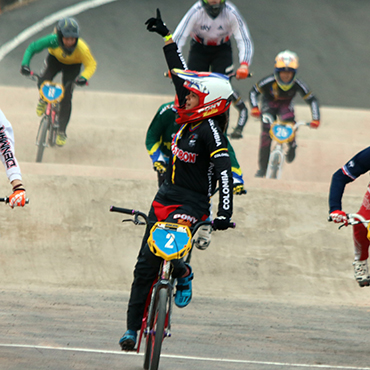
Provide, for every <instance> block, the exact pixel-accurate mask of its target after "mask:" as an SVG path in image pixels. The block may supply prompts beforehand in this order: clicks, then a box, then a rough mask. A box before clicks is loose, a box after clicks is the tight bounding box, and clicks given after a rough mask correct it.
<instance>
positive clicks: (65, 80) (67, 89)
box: [38, 54, 81, 133]
mask: <svg viewBox="0 0 370 370" xmlns="http://www.w3.org/2000/svg"><path fill="white" fill-rule="evenodd" d="M44 63H45V66H44V69H43V71H42V72H41V76H40V80H39V85H38V86H39V87H40V86H41V84H42V83H43V82H44V81H46V80H47V81H52V80H53V78H54V77H55V75H56V74H57V73H59V72H62V84H63V86H64V98H63V100H62V101H61V103H60V113H59V132H61V133H65V132H66V128H67V125H68V122H69V119H70V117H71V111H72V93H73V87H74V85H73V82H74V81H75V80H76V78H77V76H78V75H79V74H80V71H81V64H80V63H79V64H63V63H61V62H59V60H58V59H57V58H55V57H54V56H53V55H51V54H48V56H47V57H46V59H45V62H44Z"/></svg>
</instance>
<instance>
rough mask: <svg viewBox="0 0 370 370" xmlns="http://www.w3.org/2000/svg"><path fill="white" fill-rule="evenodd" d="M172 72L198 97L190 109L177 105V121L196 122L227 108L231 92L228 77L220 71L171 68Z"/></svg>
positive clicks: (218, 113) (222, 111)
mask: <svg viewBox="0 0 370 370" xmlns="http://www.w3.org/2000/svg"><path fill="white" fill-rule="evenodd" d="M171 72H172V74H174V75H175V76H178V77H179V78H181V79H183V80H184V81H185V82H184V87H185V88H186V89H187V90H189V91H192V92H193V93H194V94H196V95H197V96H198V97H199V104H198V105H197V106H196V107H194V108H192V109H185V107H184V106H181V107H179V106H177V107H176V109H177V113H178V115H179V117H178V118H177V119H176V122H177V123H180V124H182V123H187V122H196V121H200V120H202V119H207V118H210V117H213V116H217V115H220V114H222V113H224V112H226V111H227V110H228V109H229V105H230V102H231V95H232V93H233V90H232V87H231V84H230V81H229V78H228V77H227V76H225V75H223V74H221V73H211V72H195V71H188V70H182V69H177V68H175V69H172V71H171Z"/></svg>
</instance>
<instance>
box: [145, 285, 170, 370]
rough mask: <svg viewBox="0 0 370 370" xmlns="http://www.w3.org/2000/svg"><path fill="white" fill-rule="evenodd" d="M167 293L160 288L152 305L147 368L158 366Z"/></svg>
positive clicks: (153, 368) (164, 322) (153, 369)
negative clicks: (148, 363)
mask: <svg viewBox="0 0 370 370" xmlns="http://www.w3.org/2000/svg"><path fill="white" fill-rule="evenodd" d="M168 299H169V297H168V294H167V289H166V288H162V289H160V290H159V292H158V299H157V303H156V305H155V307H154V313H155V314H154V320H153V326H152V327H151V330H150V333H149V336H151V339H149V341H150V342H151V345H152V350H151V351H152V353H151V361H150V367H149V370H157V369H158V366H159V359H160V356H161V350H162V342H163V338H164V329H165V325H166V315H167V306H168V304H167V303H168Z"/></svg>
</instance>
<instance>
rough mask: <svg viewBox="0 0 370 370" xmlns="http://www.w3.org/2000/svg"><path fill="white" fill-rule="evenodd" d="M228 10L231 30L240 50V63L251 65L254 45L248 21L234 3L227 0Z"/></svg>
mask: <svg viewBox="0 0 370 370" xmlns="http://www.w3.org/2000/svg"><path fill="white" fill-rule="evenodd" d="M226 10H227V14H228V17H229V20H230V24H231V30H232V33H233V35H234V38H235V41H236V44H237V46H238V50H239V63H240V64H242V63H247V64H248V65H251V64H252V58H253V53H254V46H253V41H252V38H251V35H250V33H249V29H248V26H247V23H246V22H245V20H244V19H243V17H242V16H241V15H240V13H239V11H238V9H237V8H236V7H235V5H234V4H232V3H230V2H226Z"/></svg>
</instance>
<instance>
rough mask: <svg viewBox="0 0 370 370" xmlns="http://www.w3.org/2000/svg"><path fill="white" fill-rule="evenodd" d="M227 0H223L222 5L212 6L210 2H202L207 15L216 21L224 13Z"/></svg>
mask: <svg viewBox="0 0 370 370" xmlns="http://www.w3.org/2000/svg"><path fill="white" fill-rule="evenodd" d="M225 2H226V0H221V1H220V4H215V5H211V4H209V3H208V0H202V5H203V7H204V9H205V10H206V12H207V14H208V15H209V16H210V17H211V18H213V19H215V18H217V17H218V15H219V14H220V13H221V12H222V9H223V8H224V7H225Z"/></svg>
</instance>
